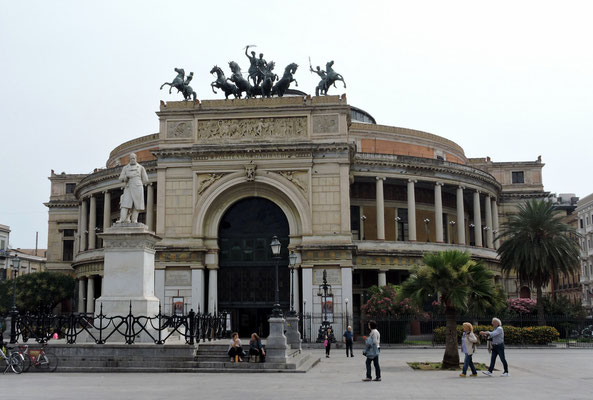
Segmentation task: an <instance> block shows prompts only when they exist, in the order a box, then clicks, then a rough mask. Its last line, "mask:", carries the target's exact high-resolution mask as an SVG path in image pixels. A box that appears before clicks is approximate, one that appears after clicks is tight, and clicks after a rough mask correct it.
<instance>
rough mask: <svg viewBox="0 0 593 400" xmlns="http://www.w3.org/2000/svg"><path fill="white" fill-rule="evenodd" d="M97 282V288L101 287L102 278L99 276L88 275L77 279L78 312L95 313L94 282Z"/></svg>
mask: <svg viewBox="0 0 593 400" xmlns="http://www.w3.org/2000/svg"><path fill="white" fill-rule="evenodd" d="M96 281H98V282H99V287H102V285H103V277H102V276H100V275H90V276H88V277H81V278H78V312H79V313H90V314H92V313H94V312H95V300H96V294H97V293H95V282H96Z"/></svg>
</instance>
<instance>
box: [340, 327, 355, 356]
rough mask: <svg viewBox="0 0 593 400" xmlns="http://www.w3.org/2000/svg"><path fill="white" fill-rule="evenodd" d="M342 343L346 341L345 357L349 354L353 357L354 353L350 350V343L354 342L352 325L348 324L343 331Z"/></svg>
mask: <svg viewBox="0 0 593 400" xmlns="http://www.w3.org/2000/svg"><path fill="white" fill-rule="evenodd" d="M342 336H344V343H346V357H348V354H350V357H354V353H353V352H352V344H353V343H354V333H353V332H352V327H351V326H348V328H347V329H346V330H345V331H344V335H342ZM348 349H350V353H348Z"/></svg>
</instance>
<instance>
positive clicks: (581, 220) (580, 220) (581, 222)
mask: <svg viewBox="0 0 593 400" xmlns="http://www.w3.org/2000/svg"><path fill="white" fill-rule="evenodd" d="M579 222H580V225H581V229H583V219H582V218H581V219H579Z"/></svg>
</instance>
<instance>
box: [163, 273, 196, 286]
mask: <svg viewBox="0 0 593 400" xmlns="http://www.w3.org/2000/svg"><path fill="white" fill-rule="evenodd" d="M165 285H167V286H191V271H190V270H189V269H166V270H165Z"/></svg>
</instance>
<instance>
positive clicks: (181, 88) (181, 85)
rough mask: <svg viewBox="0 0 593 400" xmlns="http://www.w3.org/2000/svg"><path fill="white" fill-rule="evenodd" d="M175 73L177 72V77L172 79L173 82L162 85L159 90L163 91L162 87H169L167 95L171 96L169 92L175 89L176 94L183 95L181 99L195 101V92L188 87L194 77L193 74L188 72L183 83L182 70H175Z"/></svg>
mask: <svg viewBox="0 0 593 400" xmlns="http://www.w3.org/2000/svg"><path fill="white" fill-rule="evenodd" d="M175 72H177V76H176V77H175V79H173V82H165V83H163V84H162V85H161V89H160V90H163V87H164V86H165V85H169V94H171V90H172V89H173V88H175V89H177V92H178V93H179V92H181V94H183V98H184V99H185V100H189V99H190V98H191V97H193V99H194V101H195V100H196V92H194V90H193V89H192V88H191V86H189V83H190V82H191V80H192V79H193V77H194V73H193V72H190V73H189V75H188V76H187V78H186V79H185V81H184V78H185V71H184V70H183V68H175Z"/></svg>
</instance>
